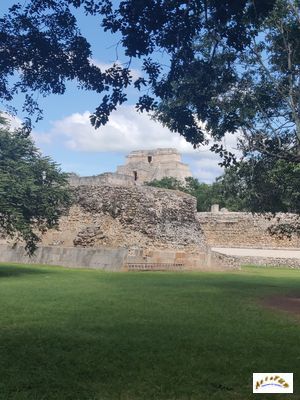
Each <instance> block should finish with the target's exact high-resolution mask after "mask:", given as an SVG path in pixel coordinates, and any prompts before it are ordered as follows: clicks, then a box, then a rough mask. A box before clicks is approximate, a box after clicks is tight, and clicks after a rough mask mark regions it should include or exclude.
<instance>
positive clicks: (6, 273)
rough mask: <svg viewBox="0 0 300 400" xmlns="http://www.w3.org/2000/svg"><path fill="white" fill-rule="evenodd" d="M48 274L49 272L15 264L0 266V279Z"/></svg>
mask: <svg viewBox="0 0 300 400" xmlns="http://www.w3.org/2000/svg"><path fill="white" fill-rule="evenodd" d="M46 273H47V274H49V271H43V270H41V268H40V267H36V268H35V267H32V266H28V267H24V266H23V265H17V264H9V265H7V264H0V279H1V278H8V277H19V276H22V275H36V274H39V275H40V274H46Z"/></svg>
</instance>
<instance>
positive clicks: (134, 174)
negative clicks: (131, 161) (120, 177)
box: [133, 171, 138, 181]
mask: <svg viewBox="0 0 300 400" xmlns="http://www.w3.org/2000/svg"><path fill="white" fill-rule="evenodd" d="M133 177H134V180H135V181H137V178H138V175H137V171H133Z"/></svg>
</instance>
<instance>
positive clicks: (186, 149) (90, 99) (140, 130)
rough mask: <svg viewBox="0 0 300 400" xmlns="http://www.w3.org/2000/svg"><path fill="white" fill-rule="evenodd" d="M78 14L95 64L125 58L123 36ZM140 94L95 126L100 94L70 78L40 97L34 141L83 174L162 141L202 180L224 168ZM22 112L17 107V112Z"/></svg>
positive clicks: (8, 0) (136, 69) (136, 68)
mask: <svg viewBox="0 0 300 400" xmlns="http://www.w3.org/2000/svg"><path fill="white" fill-rule="evenodd" d="M22 2H23V1H22ZM14 3H15V1H13V0H1V4H0V16H1V15H3V13H5V12H6V11H7V9H8V8H9V6H11V5H12V4H14ZM25 3H26V0H25V1H24V4H25ZM76 17H77V19H78V23H79V26H80V29H81V32H82V34H83V35H84V36H85V37H86V38H87V39H88V41H89V42H90V43H91V45H92V51H93V60H94V62H95V63H96V64H98V65H99V66H100V67H105V66H109V65H110V64H112V63H113V62H115V61H117V60H118V62H121V63H123V62H126V59H125V57H124V53H123V51H122V48H120V46H118V48H117V50H116V45H117V43H118V41H119V39H120V38H119V37H118V36H116V35H112V34H110V33H107V32H106V33H105V32H104V31H103V30H102V28H101V27H100V19H98V18H96V17H87V16H85V15H84V14H83V13H82V12H81V11H76ZM117 57H118V58H117ZM131 66H132V68H133V73H134V74H136V75H139V74H141V71H140V65H139V63H138V62H137V61H135V62H133V63H132V64H131ZM136 98H137V95H136V92H135V91H134V90H133V89H129V92H128V99H129V101H128V102H127V103H126V105H125V106H123V107H120V108H119V110H118V111H116V112H115V113H113V114H112V116H111V118H110V121H109V123H108V124H107V125H106V126H105V127H101V128H99V129H98V130H96V131H95V130H94V128H92V127H91V125H90V123H89V118H88V116H89V113H90V112H92V111H93V110H94V109H95V107H96V106H97V105H99V103H100V101H101V98H99V95H96V94H95V93H92V92H86V91H81V90H78V89H77V88H76V85H75V84H72V83H69V84H68V90H67V91H66V93H65V94H64V95H62V96H57V95H56V96H54V95H52V96H49V97H47V98H40V99H39V103H40V105H41V106H42V108H43V110H44V119H43V120H42V121H40V122H39V123H38V124H37V125H36V126H35V129H34V134H33V136H34V139H35V142H36V144H37V146H38V147H39V148H40V149H41V150H42V152H43V153H44V154H45V155H49V156H51V157H52V158H53V159H54V160H55V161H57V162H58V163H59V164H60V165H61V167H62V169H63V170H64V171H67V172H71V171H72V172H76V173H77V174H79V175H83V176H85V175H95V174H99V173H102V172H106V171H115V169H116V166H117V165H119V164H123V163H124V159H125V155H126V154H128V153H129V152H130V151H132V150H137V149H153V148H158V147H175V148H177V149H178V150H179V151H180V152H181V153H182V159H183V161H184V162H186V163H188V164H189V165H190V168H191V171H192V173H193V175H194V176H195V177H197V178H198V179H199V180H200V181H202V182H207V183H209V182H212V181H213V180H214V179H215V177H217V176H219V175H221V174H222V169H221V168H220V167H219V166H218V162H219V158H218V156H216V155H215V154H212V153H211V152H209V150H208V149H207V148H200V149H197V150H194V149H193V148H192V146H190V145H189V144H188V143H186V142H185V140H184V139H183V138H182V137H180V136H179V135H178V134H174V133H171V132H170V131H168V129H166V128H164V127H162V126H161V125H160V124H159V123H157V122H154V121H152V120H151V119H150V117H148V116H147V115H145V114H142V115H140V114H138V113H137V112H136V111H135V110H134V103H135V101H136ZM21 100H22V99H16V100H15V102H14V104H13V105H16V106H17V107H18V108H20V105H21ZM22 117H23V116H22V114H21V113H19V114H18V118H19V119H22ZM234 142H235V141H234V140H233V138H232V137H228V138H227V139H225V144H227V145H228V146H229V147H232V146H234Z"/></svg>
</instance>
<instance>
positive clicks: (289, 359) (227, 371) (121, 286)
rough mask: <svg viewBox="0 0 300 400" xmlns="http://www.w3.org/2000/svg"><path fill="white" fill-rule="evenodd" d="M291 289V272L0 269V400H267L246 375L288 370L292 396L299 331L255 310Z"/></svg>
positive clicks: (299, 361) (298, 283)
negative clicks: (267, 299) (268, 298)
mask: <svg viewBox="0 0 300 400" xmlns="http://www.w3.org/2000/svg"><path fill="white" fill-rule="evenodd" d="M290 292H295V293H296V292H298V293H300V272H299V271H293V270H271V269H255V268H248V269H245V270H243V271H242V272H235V273H104V272H100V271H92V270H67V269H62V268H56V267H40V266H16V265H1V266H0V304H1V308H0V398H1V400H2V399H4V400H10V399H13V400H25V399H26V400H44V399H45V400H58V399H62V400H114V399H120V400H139V399H147V400H151V399H170V400H171V399H172V400H173V399H180V400H185V399H190V400H191V399H205V400H206V399H207V400H219V399H220V400H221V399H222V400H226V399H228V400H229V399H230V400H235V399H238V400H248V399H256V398H257V396H259V398H260V399H264V398H267V399H269V398H270V397H269V396H270V395H269V396H266V397H264V395H253V394H252V373H253V372H270V371H271V372H272V371H274V372H294V374H295V375H294V380H295V382H294V385H295V390H294V392H295V394H294V395H290V396H289V397H288V398H289V399H300V385H299V382H300V352H299V344H300V322H299V320H297V319H296V317H293V316H290V315H289V314H286V313H284V312H279V311H278V312H277V311H270V310H266V309H264V308H263V307H262V306H260V304H259V299H260V298H263V297H264V296H268V295H272V294H276V293H278V294H284V293H290ZM275 397H276V399H287V397H286V395H284V396H281V395H276V396H275Z"/></svg>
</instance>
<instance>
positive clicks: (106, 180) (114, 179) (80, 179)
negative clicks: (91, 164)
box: [68, 172, 134, 187]
mask: <svg viewBox="0 0 300 400" xmlns="http://www.w3.org/2000/svg"><path fill="white" fill-rule="evenodd" d="M68 180H69V184H70V185H71V186H75V187H76V186H93V185H96V186H97V185H100V186H101V185H121V186H128V185H134V179H133V176H132V177H131V176H128V175H124V174H118V173H113V172H105V173H104V174H99V175H93V176H79V175H76V174H70V175H69V179H68Z"/></svg>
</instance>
